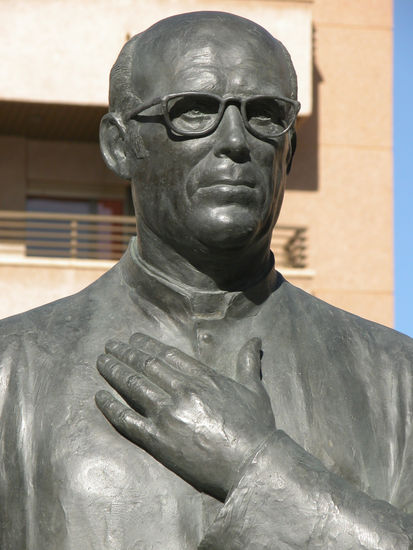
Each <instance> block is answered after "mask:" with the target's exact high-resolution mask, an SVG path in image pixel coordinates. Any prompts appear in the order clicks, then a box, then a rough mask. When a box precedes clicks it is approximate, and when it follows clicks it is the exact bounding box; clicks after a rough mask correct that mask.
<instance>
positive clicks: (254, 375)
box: [236, 338, 262, 391]
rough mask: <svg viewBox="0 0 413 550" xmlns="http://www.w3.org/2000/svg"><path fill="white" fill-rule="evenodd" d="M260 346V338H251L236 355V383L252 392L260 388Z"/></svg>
mask: <svg viewBox="0 0 413 550" xmlns="http://www.w3.org/2000/svg"><path fill="white" fill-rule="evenodd" d="M261 346H262V342H261V338H251V339H250V340H248V342H247V343H246V344H244V345H243V346H242V348H241V349H240V351H239V353H238V360H237V372H236V379H237V382H239V383H240V384H243V385H244V386H247V388H249V389H251V390H253V391H256V390H257V389H259V387H261Z"/></svg>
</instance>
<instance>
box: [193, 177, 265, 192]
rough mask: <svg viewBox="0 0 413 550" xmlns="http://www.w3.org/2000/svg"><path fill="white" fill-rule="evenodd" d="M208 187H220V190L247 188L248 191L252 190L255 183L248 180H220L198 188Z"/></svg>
mask: <svg viewBox="0 0 413 550" xmlns="http://www.w3.org/2000/svg"><path fill="white" fill-rule="evenodd" d="M210 187H220V188H226V187H229V188H242V187H244V188H248V189H254V187H255V182H253V181H252V180H250V179H244V178H236V179H233V178H222V179H217V180H214V181H212V182H208V183H206V184H205V185H201V186H200V188H201V189H202V188H204V189H205V188H210Z"/></svg>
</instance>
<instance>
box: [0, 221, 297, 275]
mask: <svg viewBox="0 0 413 550" xmlns="http://www.w3.org/2000/svg"><path fill="white" fill-rule="evenodd" d="M134 234H136V220H135V218H134V217H133V216H98V215H96V216H95V215H83V214H51V213H43V212H14V211H6V210H3V211H1V210H0V254H1V250H3V251H5V252H6V251H8V252H9V253H10V252H12V253H15V254H16V253H18V254H21V255H24V256H37V257H39V256H40V257H49V258H50V257H52V258H59V257H60V258H79V259H82V258H83V259H100V260H118V259H119V258H120V257H121V256H122V254H123V252H124V251H125V250H126V247H127V246H128V242H129V239H130V238H131V237H132V236H133V235H134ZM272 248H273V250H274V251H275V255H276V259H277V266H279V267H294V268H305V267H307V229H306V228H305V227H297V226H285V225H281V226H277V228H276V231H275V232H274V234H273V239H272Z"/></svg>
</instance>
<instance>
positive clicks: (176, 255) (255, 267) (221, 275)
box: [138, 222, 272, 292]
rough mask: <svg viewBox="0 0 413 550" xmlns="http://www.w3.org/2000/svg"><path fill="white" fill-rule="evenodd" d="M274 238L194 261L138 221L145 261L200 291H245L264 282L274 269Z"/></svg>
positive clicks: (202, 254)
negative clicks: (272, 247)
mask: <svg viewBox="0 0 413 550" xmlns="http://www.w3.org/2000/svg"><path fill="white" fill-rule="evenodd" d="M270 241H271V235H269V236H268V237H267V238H266V239H264V240H263V242H262V243H260V244H255V245H254V246H250V247H245V248H241V249H235V250H211V249H208V248H205V249H203V250H202V251H201V252H199V251H197V255H196V258H192V257H191V256H190V253H188V252H187V251H186V250H185V249H181V250H177V248H176V247H173V246H171V245H169V244H167V243H165V242H163V241H162V240H161V239H160V238H159V237H158V236H157V235H155V234H154V233H153V231H151V230H150V229H149V228H148V227H147V226H146V225H145V224H144V223H139V222H138V249H139V254H140V256H141V257H142V259H143V260H145V261H146V262H147V263H148V264H150V265H152V266H153V267H155V268H156V269H158V270H159V271H161V272H162V273H163V274H164V275H166V276H167V277H170V278H172V279H175V280H177V281H180V282H181V283H184V284H186V285H189V286H192V287H196V288H198V289H200V290H206V291H210V292H213V291H217V290H226V291H229V292H232V291H238V290H244V289H245V288H248V287H249V286H251V285H253V284H255V283H256V282H258V281H259V280H260V279H262V278H263V277H264V276H265V275H266V274H267V273H268V271H269V270H270V269H271V266H272V254H271V251H270Z"/></svg>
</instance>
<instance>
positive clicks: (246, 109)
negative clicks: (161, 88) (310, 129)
mask: <svg viewBox="0 0 413 550" xmlns="http://www.w3.org/2000/svg"><path fill="white" fill-rule="evenodd" d="M229 104H236V105H239V109H240V112H241V115H242V119H243V121H244V125H245V127H246V128H247V129H248V131H249V132H251V134H253V135H255V136H256V137H258V138H260V139H264V140H266V139H271V138H278V137H280V136H283V135H284V134H286V133H287V132H288V131H289V130H290V129H291V127H292V126H293V124H294V122H295V119H296V118H297V114H298V111H299V110H300V103H299V102H298V101H295V100H293V99H289V98H286V97H277V96H271V95H255V96H251V97H248V98H241V97H236V96H231V97H226V98H225V99H224V98H223V97H221V96H219V95H216V94H210V93H201V92H181V93H177V94H168V95H165V96H163V97H157V98H155V99H153V100H151V101H148V102H145V103H142V105H140V106H139V107H138V108H137V109H135V110H134V111H133V112H132V113H131V115H130V118H134V117H136V116H137V115H138V114H140V113H142V112H143V111H145V110H146V109H149V108H150V107H154V106H155V105H161V107H162V114H163V116H164V119H165V122H166V125H167V126H168V127H169V129H170V130H172V131H173V132H174V133H175V134H178V135H180V136H188V137H201V136H205V135H207V134H209V133H212V132H213V131H214V130H215V129H216V128H217V126H218V124H219V123H220V122H221V120H222V117H223V115H224V112H225V109H226V107H227V105H229Z"/></svg>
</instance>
